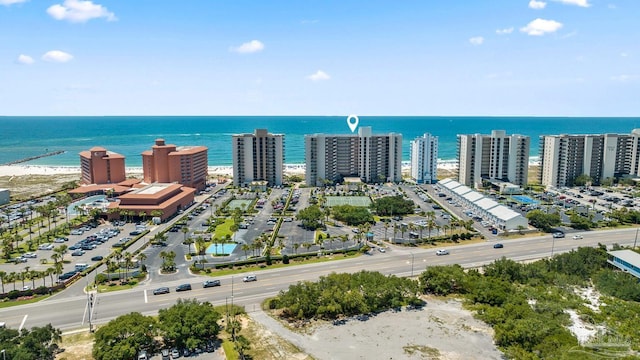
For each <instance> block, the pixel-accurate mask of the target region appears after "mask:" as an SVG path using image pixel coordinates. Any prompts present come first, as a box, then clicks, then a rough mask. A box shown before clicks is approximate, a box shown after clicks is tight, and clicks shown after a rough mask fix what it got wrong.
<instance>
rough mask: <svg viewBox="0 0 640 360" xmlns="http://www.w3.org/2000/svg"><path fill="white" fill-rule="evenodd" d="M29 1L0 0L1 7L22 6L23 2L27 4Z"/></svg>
mask: <svg viewBox="0 0 640 360" xmlns="http://www.w3.org/2000/svg"><path fill="white" fill-rule="evenodd" d="M27 1H29V0H0V5H5V6H9V5H13V4H20V3H23V2H27Z"/></svg>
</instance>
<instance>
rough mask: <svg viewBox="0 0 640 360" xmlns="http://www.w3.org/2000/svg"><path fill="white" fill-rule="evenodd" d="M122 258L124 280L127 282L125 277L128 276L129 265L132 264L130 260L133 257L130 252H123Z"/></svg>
mask: <svg viewBox="0 0 640 360" xmlns="http://www.w3.org/2000/svg"><path fill="white" fill-rule="evenodd" d="M122 257H123V259H124V268H125V271H124V282H125V283H126V282H127V278H128V277H129V267H130V266H133V262H132V261H131V259H133V254H132V253H130V252H125V253H124V254H123V256H122Z"/></svg>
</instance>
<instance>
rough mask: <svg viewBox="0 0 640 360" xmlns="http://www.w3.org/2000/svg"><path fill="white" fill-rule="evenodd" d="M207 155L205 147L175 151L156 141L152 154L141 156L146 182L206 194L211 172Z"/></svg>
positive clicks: (174, 148)
mask: <svg viewBox="0 0 640 360" xmlns="http://www.w3.org/2000/svg"><path fill="white" fill-rule="evenodd" d="M207 151H208V149H207V147H205V146H190V147H186V146H184V147H176V146H175V145H171V144H169V145H167V144H165V141H164V139H156V142H155V145H153V146H152V147H151V150H146V151H144V152H143V153H142V171H143V173H144V182H146V183H148V184H151V183H156V182H158V183H173V182H175V183H178V184H182V185H184V186H188V187H192V188H194V189H198V190H203V189H204V188H205V187H206V185H207V175H208V172H209V168H208V163H207V162H208V159H207Z"/></svg>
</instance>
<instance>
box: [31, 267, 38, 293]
mask: <svg viewBox="0 0 640 360" xmlns="http://www.w3.org/2000/svg"><path fill="white" fill-rule="evenodd" d="M39 277H40V271H37V270H31V271H29V278H30V279H31V288H32V289H35V288H36V279H38V278H39Z"/></svg>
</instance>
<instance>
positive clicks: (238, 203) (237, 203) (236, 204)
mask: <svg viewBox="0 0 640 360" xmlns="http://www.w3.org/2000/svg"><path fill="white" fill-rule="evenodd" d="M252 202H253V200H243V199H233V200H231V201H229V205H227V209H228V210H233V209H240V210H249V207H250V206H251V203H252ZM242 205H244V207H243V206H242Z"/></svg>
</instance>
